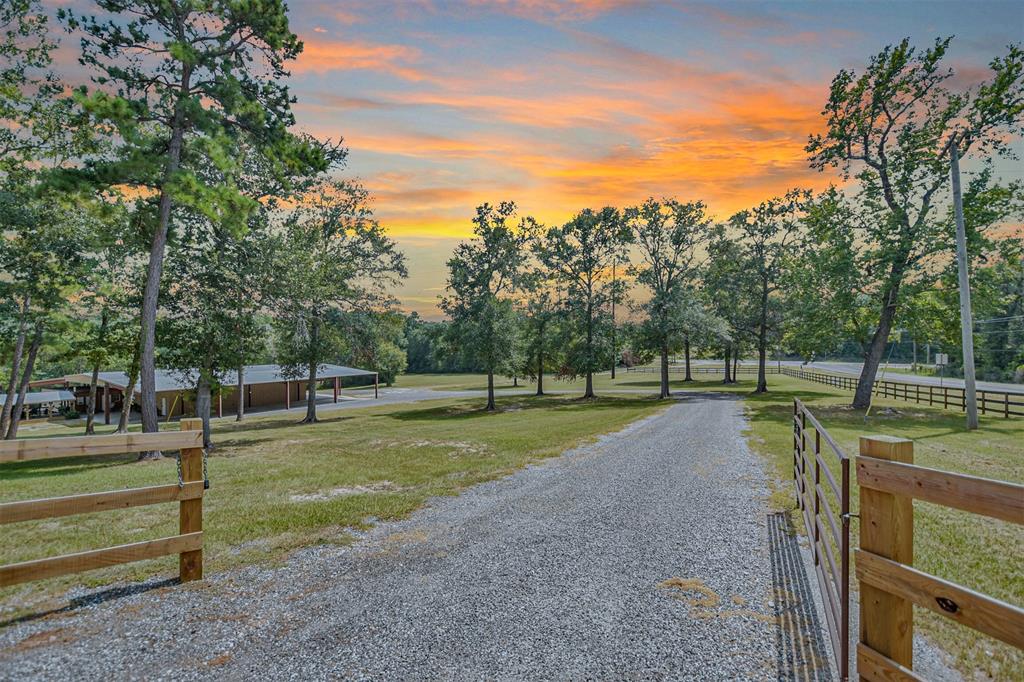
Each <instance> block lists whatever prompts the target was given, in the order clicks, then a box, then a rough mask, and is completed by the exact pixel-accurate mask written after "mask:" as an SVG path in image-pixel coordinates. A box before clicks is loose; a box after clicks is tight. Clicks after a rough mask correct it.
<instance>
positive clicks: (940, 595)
mask: <svg viewBox="0 0 1024 682" xmlns="http://www.w3.org/2000/svg"><path fill="white" fill-rule="evenodd" d="M856 564H857V579H858V580H860V581H861V582H863V583H867V584H868V585H872V586H874V587H877V588H880V589H883V590H885V591H887V592H890V593H892V594H895V595H898V596H900V597H903V598H904V599H907V600H909V601H912V602H913V603H915V604H917V605H918V606H921V607H923V608H926V609H929V610H930V611H934V612H935V613H938V614H940V615H942V616H946V617H947V618H950V619H952V620H955V621H956V622H958V623H961V624H962V625H966V626H967V627H969V628H973V629H975V630H977V631H978V632H983V633H985V634H986V635H989V636H991V637H995V638H996V639H998V640H1000V641H1003V642H1006V643H1007V644H1010V645H1013V646H1015V647H1017V648H1018V649H1024V609H1021V608H1018V607H1016V606H1013V605H1012V604H1007V603H1005V602H1001V601H999V600H998V599H993V598H992V597H989V596H986V595H984V594H980V593H978V592H975V591H974V590H969V589H967V588H965V587H961V586H959V585H956V584H954V583H951V582H948V581H946V580H943V579H941V578H936V577H935V576H933V575H929V574H927V573H924V572H923V571H919V570H917V569H916V568H912V567H910V566H904V565H902V564H900V563H897V562H895V561H890V560H889V559H886V558H884V557H880V556H877V555H875V554H872V553H871V552H865V551H862V550H857V553H856Z"/></svg>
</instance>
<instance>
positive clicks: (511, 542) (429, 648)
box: [0, 394, 831, 680]
mask: <svg viewBox="0 0 1024 682" xmlns="http://www.w3.org/2000/svg"><path fill="white" fill-rule="evenodd" d="M744 426H745V424H744V419H743V416H742V406H741V403H740V402H739V401H737V400H735V399H734V398H733V397H732V396H724V395H696V394H688V395H686V396H684V397H682V398H680V399H679V400H678V401H677V402H676V403H674V404H673V405H672V406H671V407H669V408H668V409H667V410H666V411H664V412H663V413H661V414H659V415H657V416H654V417H651V418H648V419H645V420H642V421H639V422H636V423H634V424H633V425H631V426H629V427H627V428H626V429H625V430H623V431H621V432H619V433H616V434H613V435H610V436H606V437H604V438H602V439H601V440H599V441H598V442H597V443H595V444H592V445H587V446H583V447H580V448H578V449H576V450H573V451H571V452H569V453H566V454H565V455H563V456H561V457H558V458H554V459H550V460H546V461H544V462H541V463H538V464H537V465H534V466H531V467H529V468H527V469H524V470H522V471H519V472H517V473H515V474H513V475H511V476H509V477H507V478H504V479H502V480H499V481H494V482H492V483H487V484H484V485H480V486H476V487H474V488H472V489H469V490H467V491H465V492H464V493H463V494H462V495H460V496H458V497H454V498H444V499H438V500H434V501H433V502H432V503H431V504H430V505H429V506H428V507H426V508H424V509H422V510H420V511H419V512H417V513H416V514H414V515H413V516H412V517H411V518H410V519H408V520H406V521H402V522H397V523H385V524H380V525H378V526H376V527H375V528H374V529H373V530H372V531H370V532H369V533H367V534H366V535H365V536H364V537H362V538H361V539H360V540H359V541H357V542H356V543H355V544H354V545H352V546H349V547H333V546H325V547H315V548H310V549H307V550H303V551H300V552H297V553H295V554H294V555H293V556H292V557H291V558H290V559H289V560H288V562H287V563H286V564H285V565H283V566H280V567H248V568H244V569H239V570H234V571H228V572H224V573H220V574H217V575H213V576H209V577H208V578H207V579H206V580H205V581H202V582H200V583H192V584H188V585H181V586H179V585H174V584H166V583H165V584H159V583H150V584H144V585H135V586H129V587H125V588H120V589H118V588H115V589H107V590H104V591H86V590H81V591H79V592H77V593H75V594H72V595H70V596H71V603H70V604H69V605H68V606H67V607H64V608H60V609H57V610H55V611H54V612H52V613H50V614H48V615H45V616H42V617H36V618H32V619H28V620H24V621H22V622H18V623H14V624H8V625H7V626H6V627H0V678H3V679H19V680H24V679H55V680H57V679H61V680H66V679H98V678H106V679H110V678H113V679H127V678H146V679H196V678H210V679H213V678H216V679H256V678H258V679H302V680H319V679H403V680H404V679H700V680H716V679H720V680H733V679H791V678H800V679H804V680H814V679H829V678H830V676H831V674H830V672H829V669H828V663H827V662H826V659H825V654H824V652H825V650H826V649H825V647H827V644H825V643H823V640H822V637H821V630H820V624H819V622H818V621H817V617H816V615H815V609H814V606H813V600H812V596H811V590H810V586H809V584H808V583H807V581H806V578H805V572H804V570H803V567H802V563H801V559H800V552H799V548H798V547H797V542H796V540H795V539H794V538H793V537H792V535H791V534H790V530H789V528H788V524H786V523H785V521H784V517H783V516H781V515H776V514H772V513H771V510H770V509H769V508H768V506H767V503H766V497H767V492H768V491H767V489H766V487H765V484H764V481H765V480H766V475H765V470H764V465H763V463H762V461H761V460H760V459H759V458H758V457H757V456H756V455H755V454H753V453H752V452H751V451H750V450H749V449H748V448H747V445H746V443H745V441H744V439H743V436H742V435H741V434H742V430H743V428H744ZM210 494H216V488H214V489H213V490H211V491H210Z"/></svg>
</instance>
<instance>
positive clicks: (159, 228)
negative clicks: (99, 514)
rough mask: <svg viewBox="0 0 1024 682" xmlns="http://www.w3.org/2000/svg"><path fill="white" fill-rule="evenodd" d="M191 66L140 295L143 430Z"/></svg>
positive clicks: (149, 416) (149, 411)
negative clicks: (173, 183) (172, 188)
mask: <svg viewBox="0 0 1024 682" xmlns="http://www.w3.org/2000/svg"><path fill="white" fill-rule="evenodd" d="M191 76H192V67H191V66H189V65H188V64H186V65H185V66H184V67H183V68H182V74H181V88H180V90H179V98H178V102H176V104H175V110H174V120H173V121H172V123H171V139H170V143H169V145H168V147H167V165H166V166H165V167H164V175H163V178H162V181H161V185H160V209H159V213H158V220H157V225H156V229H155V230H153V238H152V241H151V243H150V246H149V264H148V266H147V267H146V286H145V288H144V289H143V292H142V314H141V316H140V319H139V325H140V327H141V330H140V331H141V333H140V339H139V374H140V380H141V381H140V384H141V385H140V389H141V391H140V393H141V397H140V400H139V403H140V405H141V407H142V431H143V433H153V432H155V431H159V430H160V421H159V419H158V418H157V411H156V312H157V303H158V300H159V297H160V278H161V277H162V275H163V271H164V251H165V249H166V248H167V227H168V225H169V224H170V222H171V192H170V184H171V182H172V181H173V180H174V175H175V174H176V173H177V172H178V166H179V165H180V163H181V148H182V144H183V143H184V139H185V106H186V104H185V101H186V96H185V93H188V92H189V90H190V88H191ZM142 454H143V455H144V456H145V457H147V458H148V457H159V456H160V453H159V452H153V453H142Z"/></svg>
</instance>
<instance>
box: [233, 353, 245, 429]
mask: <svg viewBox="0 0 1024 682" xmlns="http://www.w3.org/2000/svg"><path fill="white" fill-rule="evenodd" d="M237 402H238V405H237V406H236V407H235V421H236V422H240V421H242V417H244V416H245V365H243V364H241V363H239V364H238V400H237Z"/></svg>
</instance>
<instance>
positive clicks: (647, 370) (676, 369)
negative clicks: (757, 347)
mask: <svg viewBox="0 0 1024 682" xmlns="http://www.w3.org/2000/svg"><path fill="white" fill-rule="evenodd" d="M668 371H669V374H684V373H685V372H686V368H685V367H680V366H678V365H671V366H669V368H668ZM764 371H765V374H779V373H780V372H779V368H778V367H765V368H764ZM626 372H627V373H636V374H660V373H661V368H660V367H627V368H626ZM724 372H725V368H724V367H707V366H705V365H701V366H696V367H694V366H691V367H690V374H723V373H724ZM736 373H737V374H757V367H751V366H750V365H740V366H739V367H737V368H736Z"/></svg>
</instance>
